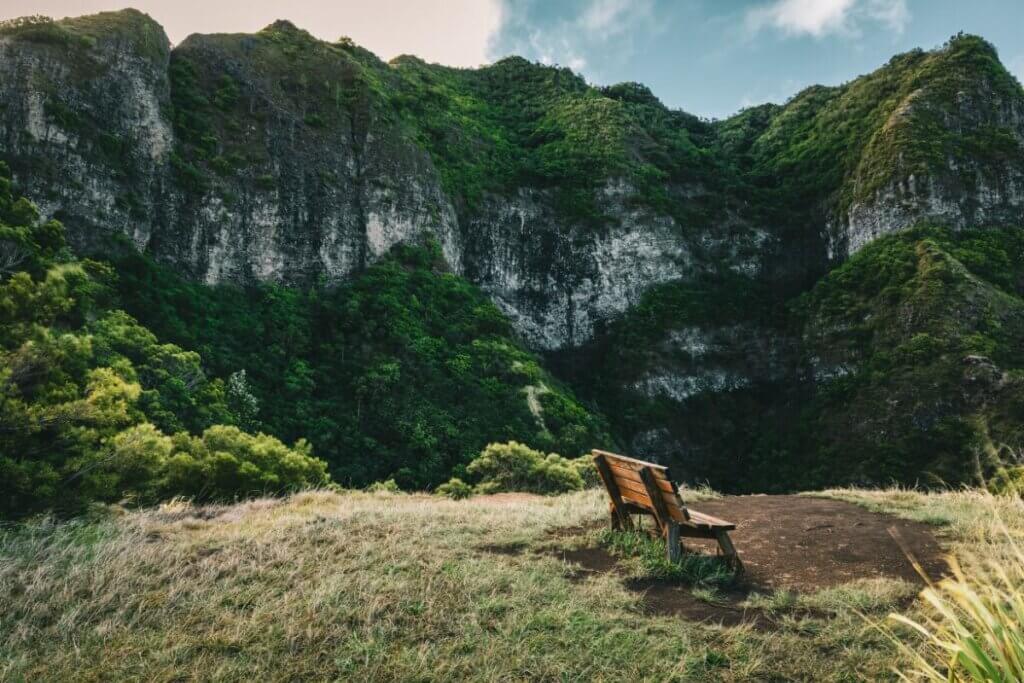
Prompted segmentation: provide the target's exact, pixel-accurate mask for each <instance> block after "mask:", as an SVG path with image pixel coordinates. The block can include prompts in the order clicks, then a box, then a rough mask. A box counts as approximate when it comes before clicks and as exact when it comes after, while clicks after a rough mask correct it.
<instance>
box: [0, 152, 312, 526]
mask: <svg viewBox="0 0 1024 683" xmlns="http://www.w3.org/2000/svg"><path fill="white" fill-rule="evenodd" d="M0 250H3V251H4V252H5V256H6V257H5V259H4V262H5V263H8V264H14V266H16V268H14V267H12V268H11V269H10V270H8V272H2V273H0V320H2V322H3V324H2V325H0V388H2V390H0V517H18V516H24V515H27V514H31V513H33V512H37V511H46V510H56V511H58V512H63V513H70V514H74V513H78V512H81V511H82V510H84V509H85V508H86V507H88V505H89V504H90V503H93V502H101V503H108V502H117V501H122V500H126V501H129V502H134V503H153V502H156V501H159V500H163V499H165V498H171V497H175V496H188V497H191V498H194V499H196V500H232V499H235V498H238V497H242V496H247V495H256V494H264V493H278V492H286V491H292V490H295V489H298V488H303V487H307V486H321V485H324V484H327V483H328V478H327V475H326V466H325V464H324V463H323V462H321V461H319V460H317V459H315V458H313V457H312V454H311V448H310V447H309V445H308V443H306V442H305V441H303V440H299V441H298V442H297V443H296V444H295V446H293V447H292V448H288V447H286V446H285V445H284V444H282V443H281V442H280V441H279V440H277V439H276V438H273V437H270V436H266V435H264V434H258V435H252V434H247V433H245V432H243V431H241V430H240V429H238V428H237V427H235V426H232V424H233V423H236V422H239V418H238V416H236V414H235V413H234V411H233V410H232V408H231V404H232V403H241V404H244V401H239V400H238V398H239V397H237V396H234V395H233V393H232V392H231V391H230V390H232V389H238V388H239V386H241V387H242V388H244V376H243V377H242V378H241V380H242V381H241V382H239V381H235V382H234V383H233V384H232V386H231V387H226V386H225V384H224V382H223V381H221V380H219V379H217V378H212V379H211V378H209V377H208V376H207V375H206V373H205V372H204V369H203V365H202V359H201V358H200V356H199V354H197V353H194V352H190V351H186V350H184V349H182V348H180V347H178V346H175V345H173V344H161V343H160V342H159V341H158V339H157V337H156V336H155V335H154V334H153V333H152V332H150V331H149V330H148V329H146V328H145V327H144V326H142V325H140V324H139V323H138V322H137V321H136V320H135V319H133V318H132V317H131V316H129V315H127V314H126V313H125V312H124V311H121V310H116V309H113V308H111V302H112V301H113V298H114V297H113V292H112V290H111V286H110V284H111V281H112V280H113V279H114V277H115V274H114V272H113V270H112V269H111V268H109V267H107V266H105V265H102V264H98V263H95V262H92V261H85V260H78V259H75V258H74V257H73V256H72V255H71V254H70V253H69V252H68V251H67V250H66V249H65V248H64V240H63V229H62V228H61V226H60V224H59V223H57V222H55V221H50V222H47V223H41V222H40V221H39V219H38V214H37V213H36V211H35V209H34V207H33V206H32V205H31V204H30V203H28V202H26V201H24V200H22V199H15V198H14V197H13V196H12V193H11V186H10V181H9V179H8V178H7V175H6V169H5V167H3V166H2V165H0ZM11 271H14V272H11ZM234 393H237V392H234ZM242 398H244V396H243V397H242ZM233 399H234V400H233ZM224 423H227V424H224ZM199 432H201V436H192V434H194V433H199Z"/></svg>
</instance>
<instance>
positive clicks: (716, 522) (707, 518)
mask: <svg viewBox="0 0 1024 683" xmlns="http://www.w3.org/2000/svg"><path fill="white" fill-rule="evenodd" d="M690 520H691V521H693V522H694V523H696V524H699V525H701V526H709V527H715V528H718V529H726V530H729V531H731V530H733V529H735V528H736V525H735V524H733V523H732V522H727V521H725V520H724V519H719V518H718V517H712V516H711V515H706V514H704V513H703V512H697V511H696V510H690Z"/></svg>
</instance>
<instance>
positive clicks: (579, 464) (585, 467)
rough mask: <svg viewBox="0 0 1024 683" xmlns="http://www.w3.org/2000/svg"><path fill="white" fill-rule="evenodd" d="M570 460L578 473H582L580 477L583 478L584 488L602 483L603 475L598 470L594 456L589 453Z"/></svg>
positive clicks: (594, 486) (590, 487)
mask: <svg viewBox="0 0 1024 683" xmlns="http://www.w3.org/2000/svg"><path fill="white" fill-rule="evenodd" d="M568 462H569V465H570V466H572V468H573V469H575V470H576V472H577V474H579V475H580V479H582V480H583V487H584V488H588V489H593V488H597V487H599V486H601V485H602V482H601V475H600V473H598V471H597V465H595V464H594V458H593V457H591V456H590V455H589V454H587V455H581V456H580V457H578V458H573V459H572V460H569V461H568Z"/></svg>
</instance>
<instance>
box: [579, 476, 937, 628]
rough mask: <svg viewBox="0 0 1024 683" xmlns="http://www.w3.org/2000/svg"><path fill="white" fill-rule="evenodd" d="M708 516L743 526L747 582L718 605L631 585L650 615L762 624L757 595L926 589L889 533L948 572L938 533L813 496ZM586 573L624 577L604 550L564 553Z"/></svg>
mask: <svg viewBox="0 0 1024 683" xmlns="http://www.w3.org/2000/svg"><path fill="white" fill-rule="evenodd" d="M694 507H695V508H696V509H698V510H700V511H701V512H706V513H708V514H711V515H714V516H716V517H721V518H723V519H727V520H729V521H731V522H734V523H735V524H736V530H735V531H734V532H732V533H731V534H730V535H731V536H732V539H733V543H734V544H735V546H736V548H737V549H738V550H739V553H740V557H741V558H742V560H743V564H744V568H745V572H744V576H743V580H742V583H741V584H740V585H739V586H738V587H737V588H736V590H734V591H733V592H732V593H730V594H729V595H728V596H726V597H727V602H726V603H725V604H721V605H711V604H708V603H706V602H703V601H701V600H698V599H696V598H694V597H693V595H692V594H691V592H690V591H689V590H688V589H687V588H685V587H681V586H678V585H672V584H663V583H657V582H633V583H627V585H629V587H631V588H633V589H635V590H638V591H643V592H644V593H645V607H646V609H647V610H648V611H649V612H650V613H656V614H677V615H680V616H683V617H686V618H690V619H696V620H713V621H720V622H722V623H725V624H735V623H740V622H742V621H751V620H752V619H753V620H757V619H758V615H756V614H751V613H749V612H745V611H744V610H743V609H742V608H740V607H738V603H740V602H742V600H743V599H744V598H745V597H746V596H747V595H748V594H749V593H750V592H754V591H756V592H759V593H770V592H771V591H773V590H775V589H788V590H792V591H794V592H796V593H808V592H813V591H816V590H820V589H822V588H827V587H830V586H836V585H840V584H843V583H847V582H849V581H853V580H855V579H861V578H875V577H888V578H894V579H903V580H906V581H910V582H915V583H923V581H922V579H921V577H920V576H918V574H917V572H916V571H915V570H914V568H913V566H912V565H911V563H910V560H908V559H907V557H906V555H905V554H904V552H903V550H902V549H901V548H900V546H899V544H897V543H896V541H895V540H894V539H893V538H892V536H891V535H890V533H889V529H895V530H897V531H898V533H899V535H900V536H901V537H902V538H903V540H904V543H905V545H906V547H907V548H908V549H909V550H910V552H911V553H913V555H914V556H915V557H916V558H917V559H918V561H919V562H920V563H921V564H922V566H923V567H924V568H925V570H926V571H927V572H928V574H929V576H931V577H938V576H941V575H942V574H943V572H944V571H945V569H946V563H945V560H944V553H943V551H942V549H941V547H940V546H939V543H938V542H937V541H936V539H935V536H934V535H933V533H934V531H935V527H930V526H928V525H925V524H921V523H919V522H911V521H907V520H903V519H899V518H896V517H890V516H888V515H882V514H878V513H874V512H870V511H868V510H866V509H864V508H861V507H859V506H856V505H853V504H851V503H844V502H841V501H836V500H828V499H824V498H811V497H807V496H729V497H726V498H722V499H720V500H715V501H707V502H702V503H698V504H696V505H694ZM685 540H686V542H687V547H688V548H689V549H690V550H693V551H696V550H699V551H702V552H707V553H713V552H714V544H713V543H711V542H704V541H699V540H695V539H685ZM561 555H562V557H563V558H564V559H565V560H566V561H567V562H571V563H575V564H579V565H580V566H581V568H582V570H583V571H584V572H608V571H616V563H615V559H614V558H613V557H612V556H610V555H609V554H608V553H607V551H605V550H604V549H603V548H584V549H581V550H573V551H565V552H563V553H561Z"/></svg>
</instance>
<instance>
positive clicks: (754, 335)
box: [0, 10, 1024, 491]
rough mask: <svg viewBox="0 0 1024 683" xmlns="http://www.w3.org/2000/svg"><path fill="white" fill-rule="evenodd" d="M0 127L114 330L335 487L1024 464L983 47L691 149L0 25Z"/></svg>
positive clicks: (568, 85)
mask: <svg viewBox="0 0 1024 683" xmlns="http://www.w3.org/2000/svg"><path fill="white" fill-rule="evenodd" d="M0 101H2V102H3V103H4V104H3V106H2V107H0V159H3V160H5V161H6V162H7V163H8V164H9V165H10V168H11V170H12V173H13V180H14V183H15V187H16V189H17V191H18V192H19V193H20V194H23V195H24V196H25V197H27V198H28V199H29V200H31V201H32V202H33V203H34V204H35V205H36V206H37V207H38V210H39V212H40V214H41V217H42V218H43V219H44V220H48V219H51V218H56V219H59V220H60V221H61V222H62V223H63V224H64V226H65V228H66V232H67V235H68V242H69V244H70V245H71V247H72V248H73V249H74V251H75V253H76V254H77V255H78V256H79V257H88V258H91V259H94V260H96V261H98V262H103V263H107V264H108V265H109V267H110V268H112V269H113V271H114V272H116V273H117V274H118V277H117V278H116V284H114V285H113V286H114V287H115V289H116V291H117V295H116V296H117V302H116V305H117V306H118V307H120V308H123V309H124V310H125V311H127V312H128V313H129V314H131V315H133V316H134V317H135V318H137V319H138V320H139V321H141V323H142V324H143V325H145V326H146V327H147V328H149V329H150V330H152V331H153V332H154V333H155V334H156V335H157V337H158V338H159V339H160V340H161V341H165V342H170V343H173V344H175V345H177V346H178V347H180V348H182V349H184V350H186V351H196V352H199V353H200V354H201V357H202V358H203V359H204V360H203V364H204V370H206V371H208V372H209V373H210V374H211V376H215V377H220V378H221V380H222V381H228V380H229V379H230V378H231V377H232V376H236V373H241V371H244V374H243V375H237V376H242V377H245V378H247V379H248V382H249V385H250V386H248V390H249V391H251V397H252V398H253V399H254V401H255V403H254V405H255V406H256V407H254V408H252V410H251V411H249V412H250V413H251V414H249V415H247V416H244V417H238V419H239V420H242V421H245V420H248V421H249V422H248V427H249V428H251V429H255V430H258V429H265V430H266V431H268V432H270V434H272V435H273V436H274V437H276V438H279V439H284V440H286V441H287V442H289V443H292V442H294V441H295V440H296V439H299V438H306V439H308V440H309V442H310V443H311V444H312V447H313V451H314V453H316V454H318V455H320V456H321V457H323V458H324V459H325V460H326V461H327V462H328V463H329V465H330V469H331V473H332V475H333V476H334V478H335V480H336V481H340V482H343V483H346V484H351V485H365V484H367V483H369V482H371V481H373V480H376V479H386V478H391V477H394V478H395V479H396V480H397V481H399V482H400V483H401V484H402V485H403V486H405V487H410V488H419V487H432V486H434V485H436V484H437V483H439V482H441V481H444V480H445V479H446V478H447V477H448V476H449V475H451V474H459V473H460V471H461V470H460V468H461V467H463V466H464V465H465V463H466V462H467V461H468V459H469V458H470V457H472V456H473V455H474V454H476V453H478V452H479V450H480V449H481V448H483V447H484V446H485V445H486V444H487V443H488V442H491V441H497V440H506V439H517V440H521V441H524V442H526V443H528V444H529V445H531V446H533V447H535V448H541V449H544V450H556V451H558V452H561V453H562V454H563V455H566V456H569V457H574V456H576V455H578V454H579V453H580V452H583V451H585V450H586V449H588V448H590V447H593V446H599V445H609V444H615V445H617V446H618V447H621V448H622V449H623V450H627V451H629V452H630V453H633V454H636V455H640V456H644V457H648V458H654V459H657V460H659V461H662V462H666V463H670V464H672V465H673V467H674V468H675V471H676V472H677V473H678V474H679V475H680V476H683V477H685V478H686V479H687V480H689V481H691V482H698V481H711V482H712V483H713V484H715V485H716V486H719V487H720V488H723V489H725V490H729V491H765V490H774V491H789V490H796V489H799V488H805V487H818V486H826V485H840V484H850V483H861V484H874V483H886V484H887V483H891V482H892V481H897V482H902V483H914V482H919V481H926V482H930V483H935V482H938V481H943V482H947V483H957V482H963V481H975V480H976V479H977V477H978V476H986V475H987V474H988V473H989V470H990V468H991V467H992V466H994V465H995V464H996V463H994V462H992V459H991V453H992V452H993V451H994V450H996V449H997V447H998V446H999V444H1002V443H1008V444H1009V445H1010V446H1012V447H1014V448H1015V447H1016V443H1017V439H1018V434H1019V430H1018V428H1017V427H1016V426H1015V424H1017V419H1018V417H1019V416H1020V409H1019V405H1018V393H1019V388H1018V379H1017V378H1018V375H1019V371H1020V360H1019V358H1018V354H1017V353H1016V351H1015V348H1016V346H1017V340H1018V339H1019V338H1020V337H1019V330H1020V307H1019V303H1020V300H1019V297H1020V292H1019V291H1018V289H1017V287H1018V285H1017V283H1018V282H1019V281H1020V277H1021V273H1020V261H1019V247H1018V242H1019V230H1020V229H1021V226H1024V151H1022V142H1024V91H1022V89H1021V87H1020V84H1019V83H1017V82H1016V80H1015V79H1014V78H1013V77H1012V76H1011V75H1010V74H1009V73H1008V72H1007V71H1006V69H1005V68H1004V67H1003V66H1002V64H1001V63H1000V61H999V58H998V55H997V54H996V52H995V50H994V48H993V47H992V46H991V45H989V44H988V43H986V42H985V41H984V40H983V39H981V38H979V37H976V36H970V35H957V36H954V37H953V38H951V39H950V41H949V42H948V43H947V44H945V45H943V46H942V47H940V48H937V49H934V50H930V51H925V50H914V51H911V52H908V53H905V54H901V55H897V56H895V57H893V58H892V59H891V60H890V61H889V62H888V63H887V64H885V65H883V66H881V67H880V68H878V69H877V70H876V71H874V72H872V73H869V74H866V75H864V76H861V77H859V78H856V79H854V80H852V81H850V82H848V83H845V84H842V85H839V86H835V87H823V86H815V87H811V88H808V89H806V90H804V91H803V92H801V93H798V94H797V95H796V96H794V97H793V98H791V99H790V100H789V101H787V102H786V103H784V104H781V105H764V106H760V107H753V108H750V109H746V110H744V111H741V112H739V113H737V114H736V115H735V116H732V117H730V118H728V119H725V120H721V121H703V120H700V119H698V118H696V117H694V116H691V115H689V114H686V113H685V112H683V111H678V110H672V109H669V108H667V107H665V106H664V105H663V104H662V103H661V102H660V101H659V100H658V99H657V97H655V95H654V94H653V93H651V92H650V90H649V89H647V88H646V87H644V86H643V85H641V84H637V83H624V84H618V85H612V86H608V87H596V86H594V85H591V84H588V83H586V82H585V81H584V80H583V79H582V78H581V77H579V76H578V75H576V74H574V73H572V72H571V71H570V70H567V69H563V68H558V67H551V66H544V65H540V64H533V63H530V62H528V61H526V60H523V59H521V58H517V57H509V58H506V59H502V60H500V61H498V62H496V63H494V64H491V65H488V66H484V67H481V68H479V69H453V68H448V67H444V66H440V65H434V64H427V63H425V62H423V61H422V60H420V59H417V58H415V57H411V56H406V57H400V58H397V59H395V60H393V61H392V62H390V63H385V62H383V61H382V60H380V59H378V58H377V57H376V56H374V55H373V54H371V53H370V52H368V51H367V50H365V49H363V48H361V47H359V46H358V45H355V44H353V43H352V41H350V40H347V39H341V40H339V41H336V42H325V41H320V40H317V39H315V38H314V37H312V36H311V35H310V34H309V33H307V32H305V31H303V30H301V29H300V28H297V27H295V26H294V25H292V24H290V23H289V22H287V21H278V22H275V23H274V24H272V25H270V26H268V27H266V28H265V29H263V30H261V31H259V32H257V33H254V34H221V35H193V36H190V37H189V38H188V39H186V40H185V41H183V42H182V43H181V44H180V45H178V46H176V47H174V48H173V49H172V48H171V47H170V45H169V43H168V41H167V38H166V36H165V35H164V33H163V30H162V28H161V27H160V26H159V25H157V24H156V23H155V22H153V21H152V20H151V19H150V18H149V17H147V16H146V15H144V14H142V13H139V12H136V11H132V10H125V11H123V12H114V13H103V14H98V15H94V16H91V17H81V18H75V19H66V20H61V21H56V22H54V21H47V20H39V19H34V20H29V21H24V22H13V23H9V24H5V25H3V26H0ZM909 229H916V230H917V232H913V231H912V232H909V233H907V232H905V231H907V230H909ZM908 240H909V241H908ZM134 252H139V253H141V254H142V256H137V255H133V253H134ZM894 262H895V263H898V264H900V265H899V267H897V266H896V265H894ZM880 273H884V274H885V277H888V278H890V279H889V280H886V281H885V282H884V283H882V282H881V281H880V280H879V278H880V277H882V275H880ZM5 322H10V321H5ZM964 322H965V323H966V324H964V325H963V327H962V328H960V327H958V326H959V325H960V324H961V323H964ZM851 452H853V453H855V455H852V456H851V455H850V453H851ZM986 453H987V454H989V455H985V454H986Z"/></svg>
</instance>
